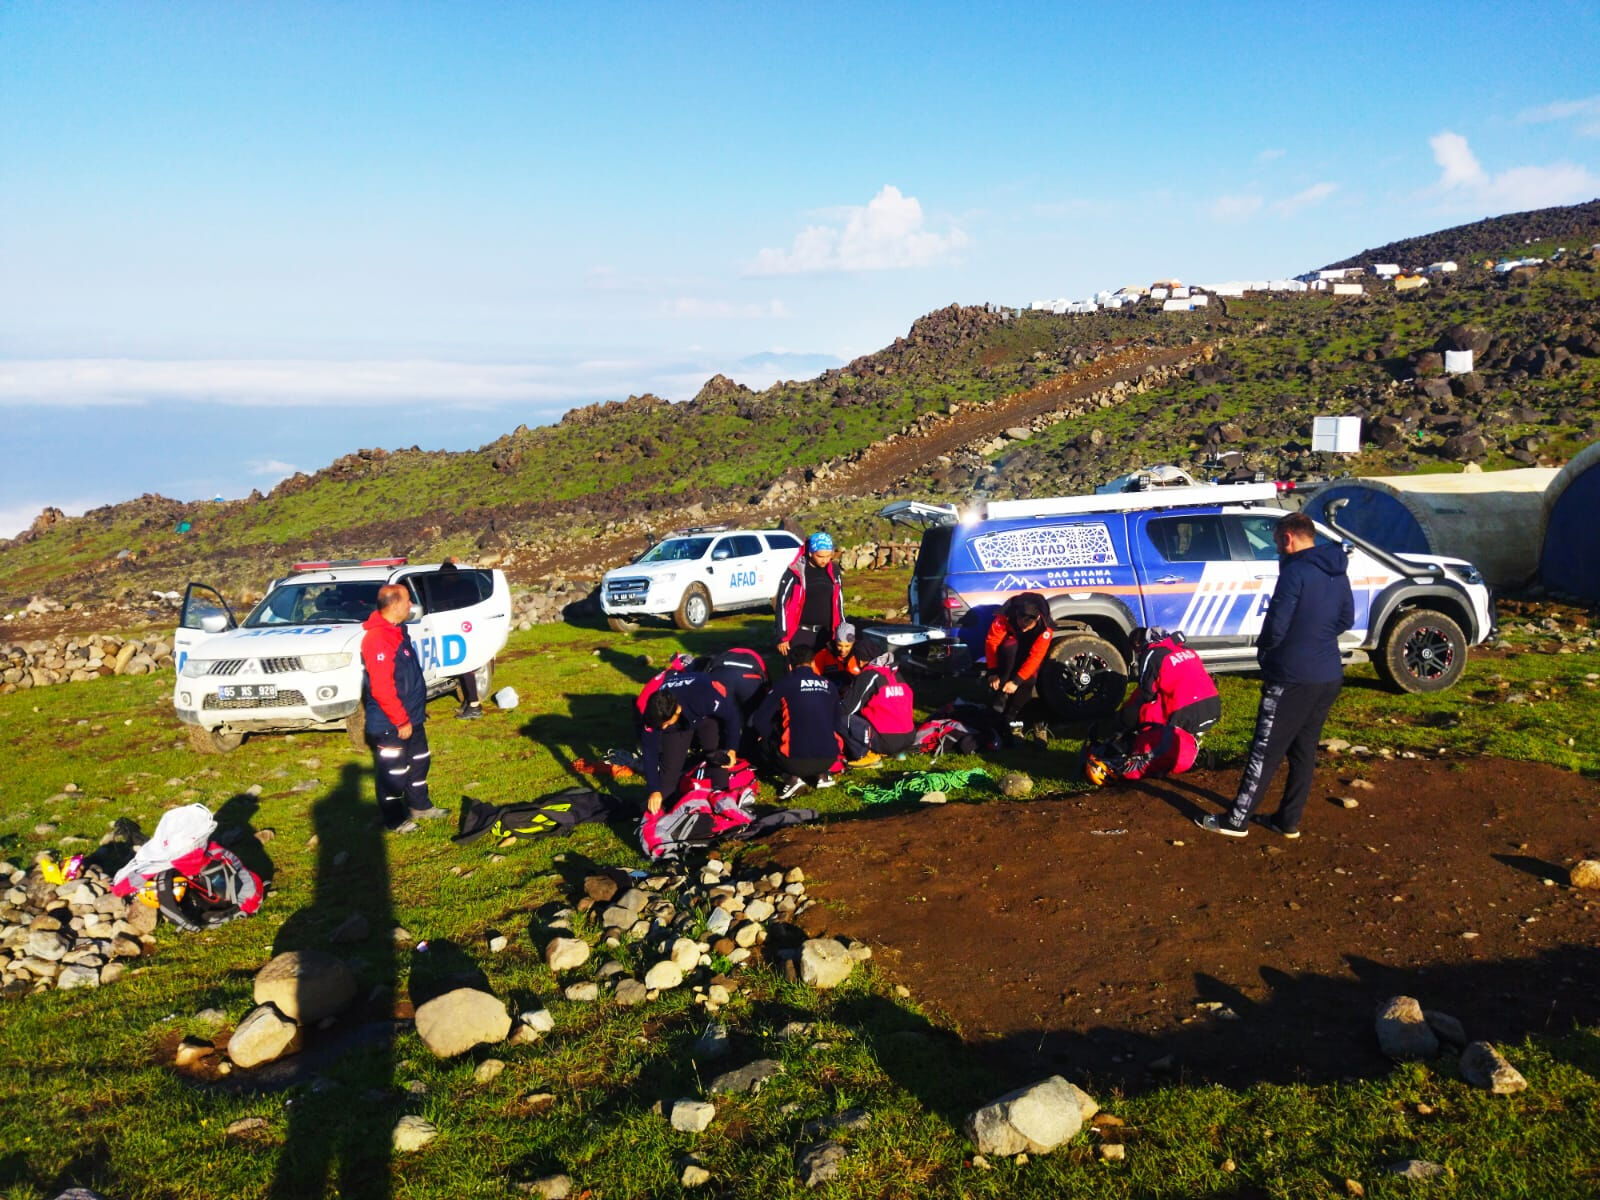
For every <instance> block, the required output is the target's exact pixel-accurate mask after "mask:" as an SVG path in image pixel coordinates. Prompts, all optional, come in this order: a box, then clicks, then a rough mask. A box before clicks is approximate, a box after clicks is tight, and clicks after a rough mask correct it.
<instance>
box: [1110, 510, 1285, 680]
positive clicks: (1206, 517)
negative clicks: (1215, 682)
mask: <svg viewBox="0 0 1600 1200" xmlns="http://www.w3.org/2000/svg"><path fill="white" fill-rule="evenodd" d="M1130 524H1131V525H1132V526H1133V527H1134V533H1133V536H1132V538H1131V539H1130V540H1131V541H1132V542H1133V543H1134V546H1135V547H1136V549H1135V550H1134V553H1135V554H1137V555H1138V557H1139V586H1140V590H1141V591H1142V593H1143V596H1144V610H1145V624H1146V625H1152V626H1160V627H1161V628H1162V629H1166V630H1169V631H1170V630H1178V629H1181V630H1182V631H1183V634H1184V637H1185V638H1186V639H1187V640H1188V642H1189V644H1190V645H1191V646H1193V647H1194V648H1195V649H1197V650H1213V651H1224V652H1225V651H1228V650H1238V651H1241V652H1242V651H1244V650H1246V649H1248V647H1249V646H1250V645H1251V642H1252V634H1251V632H1249V631H1248V630H1249V627H1250V626H1251V623H1252V621H1253V622H1254V628H1255V629H1257V630H1259V629H1260V628H1261V622H1260V619H1259V617H1258V616H1256V615H1255V606H1256V602H1257V599H1258V598H1259V596H1260V595H1261V594H1262V592H1263V589H1264V590H1265V593H1266V594H1267V595H1271V594H1272V580H1274V579H1276V578H1277V571H1278V564H1277V559H1276V557H1274V559H1273V561H1272V562H1271V563H1257V562H1255V561H1254V560H1251V561H1240V560H1237V559H1235V557H1234V553H1233V548H1232V543H1231V542H1230V541H1229V538H1228V531H1227V528H1226V523H1225V521H1224V519H1223V516H1222V514H1220V513H1218V512H1215V511H1201V512H1161V511H1156V512H1141V513H1134V514H1131V520H1130Z"/></svg>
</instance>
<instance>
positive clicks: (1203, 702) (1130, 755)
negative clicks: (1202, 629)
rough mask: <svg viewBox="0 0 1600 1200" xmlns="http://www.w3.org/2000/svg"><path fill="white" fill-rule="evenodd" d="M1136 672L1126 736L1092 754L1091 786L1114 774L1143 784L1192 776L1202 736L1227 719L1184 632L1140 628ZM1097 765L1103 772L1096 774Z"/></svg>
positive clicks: (1124, 719)
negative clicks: (1150, 779)
mask: <svg viewBox="0 0 1600 1200" xmlns="http://www.w3.org/2000/svg"><path fill="white" fill-rule="evenodd" d="M1133 667H1134V677H1135V678H1136V680H1137V681H1138V682H1137V684H1136V686H1135V687H1134V689H1133V694H1132V695H1130V696H1129V697H1128V699H1127V700H1126V701H1125V702H1124V703H1123V705H1122V708H1121V710H1120V711H1119V712H1118V714H1117V724H1118V726H1119V727H1120V728H1121V729H1122V730H1123V733H1122V734H1121V736H1120V737H1118V738H1116V739H1114V740H1113V742H1112V743H1111V744H1109V745H1107V746H1106V747H1103V748H1100V749H1099V752H1098V753H1097V752H1096V751H1095V750H1091V752H1090V755H1089V761H1088V763H1087V764H1086V773H1087V774H1088V776H1089V778H1090V780H1091V781H1092V782H1095V783H1103V782H1105V779H1106V778H1109V776H1110V775H1111V774H1112V773H1113V772H1114V773H1115V774H1118V775H1120V776H1121V777H1122V778H1123V779H1142V778H1144V777H1145V776H1147V775H1177V774H1180V773H1181V772H1183V771H1187V770H1188V769H1189V768H1190V767H1192V766H1194V761H1195V757H1196V756H1197V755H1198V754H1199V750H1200V738H1201V736H1202V735H1203V734H1204V733H1205V731H1206V730H1208V729H1210V728H1211V727H1212V726H1213V725H1215V724H1216V723H1217V720H1218V719H1219V718H1220V717H1221V716H1222V700H1221V698H1220V697H1219V696H1218V695H1217V685H1216V684H1215V683H1214V682H1213V681H1212V679H1211V675H1210V673H1209V672H1208V671H1207V670H1206V668H1205V664H1204V663H1202V662H1201V661H1200V656H1199V655H1198V654H1197V653H1195V652H1194V651H1193V650H1191V649H1189V647H1188V646H1186V645H1185V644H1184V639H1183V633H1182V631H1180V630H1174V631H1173V632H1171V633H1168V632H1167V631H1166V630H1164V629H1159V628H1152V629H1135V630H1134V631H1133ZM1097 761H1098V762H1100V763H1101V764H1102V766H1103V767H1104V768H1106V769H1105V770H1104V771H1099V772H1097V770H1096V768H1095V766H1094V764H1095V762H1097ZM1096 774H1100V775H1101V778H1099V779H1096V778H1095V776H1096Z"/></svg>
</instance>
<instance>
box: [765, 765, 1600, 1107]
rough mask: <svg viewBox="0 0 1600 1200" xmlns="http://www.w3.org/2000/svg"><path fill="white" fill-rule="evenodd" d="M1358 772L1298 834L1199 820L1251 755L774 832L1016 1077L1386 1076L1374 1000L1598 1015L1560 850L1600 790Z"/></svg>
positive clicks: (846, 925) (1513, 1014)
mask: <svg viewBox="0 0 1600 1200" xmlns="http://www.w3.org/2000/svg"><path fill="white" fill-rule="evenodd" d="M1349 765H1350V764H1346V769H1348V766H1349ZM1361 773H1362V774H1363V775H1364V776H1366V778H1368V779H1369V780H1370V781H1371V782H1372V783H1373V784H1374V785H1375V786H1374V787H1373V789H1372V790H1359V791H1358V790H1352V789H1350V788H1349V787H1348V786H1347V783H1348V780H1349V778H1350V776H1349V775H1348V774H1346V773H1344V772H1342V771H1341V770H1340V769H1339V768H1338V767H1337V766H1327V767H1325V769H1324V770H1322V771H1320V772H1319V773H1318V778H1317V784H1316V787H1315V790H1314V791H1313V798H1312V802H1311V805H1310V808H1309V809H1308V812H1307V815H1306V819H1305V823H1304V827H1303V828H1304V836H1303V837H1302V838H1300V839H1299V840H1298V841H1292V842H1291V841H1287V840H1285V839H1283V838H1281V837H1278V836H1277V835H1275V834H1272V833H1270V832H1269V831H1267V830H1266V829H1262V828H1259V827H1258V828H1255V829H1254V830H1253V831H1252V833H1251V834H1250V836H1249V837H1248V838H1247V839H1244V840H1242V841H1235V840H1231V839H1224V838H1221V837H1218V836H1217V835H1215V834H1210V833H1206V832H1204V831H1202V830H1200V829H1197V828H1196V827H1195V826H1194V825H1193V824H1192V823H1191V817H1193V816H1194V815H1198V814H1202V813H1207V812H1212V811H1216V809H1217V807H1218V806H1220V805H1221V804H1222V803H1223V801H1224V800H1225V799H1226V798H1231V796H1232V794H1233V787H1234V785H1235V783H1236V782H1237V774H1236V773H1235V772H1229V771H1221V772H1216V771H1196V772H1194V773H1192V774H1190V775H1187V776H1184V777H1182V778H1180V779H1178V780H1171V781H1159V782H1154V783H1151V784H1148V785H1144V786H1128V787H1124V788H1122V789H1117V790H1105V791H1101V792H1097V793H1093V794H1088V795H1081V796H1061V797H1052V798H1045V799H1041V800H1036V801H1033V802H1027V803H1021V802H1003V801H999V800H991V801H989V802H987V803H975V804H952V805H950V806H948V807H945V808H935V809H917V810H914V811H905V810H900V811H898V812H894V813H890V814H881V815H880V814H878V813H874V812H871V811H868V812H865V813H863V814H862V817H861V818H860V819H855V820H836V821H833V822H831V823H829V824H826V825H820V826H814V827H807V828H799V829H794V830H788V831H784V832H783V834H782V835H780V836H779V837H777V838H774V839H773V841H772V843H771V845H772V852H773V854H774V856H775V857H776V858H777V859H778V861H780V862H782V863H783V864H784V865H786V866H795V865H797V866H801V867H804V868H805V871H806V874H807V877H808V879H809V880H810V884H809V887H810V890H811V893H812V895H813V896H815V897H816V898H817V899H818V900H819V901H821V903H820V904H819V905H818V906H817V907H815V908H813V909H812V910H811V911H810V912H809V913H808V914H807V920H808V921H809V922H810V931H811V932H812V933H822V932H829V933H842V934H849V935H851V936H853V937H858V938H862V939H865V940H866V941H868V942H870V943H871V944H872V945H873V946H874V947H876V948H877V950H878V957H877V961H878V963H879V965H880V966H881V967H882V968H884V969H885V970H886V971H887V972H888V973H889V974H890V975H891V976H892V977H893V978H895V979H896V980H897V981H900V982H902V983H904V984H905V985H906V986H907V987H909V988H910V990H911V992H912V995H913V996H914V997H915V999H916V1000H918V1001H919V1002H920V1003H922V1004H924V1005H926V1006H928V1007H930V1008H931V1009H932V1010H934V1011H935V1012H936V1013H938V1014H940V1015H941V1016H942V1017H944V1018H945V1019H947V1020H948V1021H950V1022H951V1023H953V1024H954V1025H955V1027H956V1028H958V1029H959V1030H960V1031H961V1033H962V1035H963V1037H964V1038H965V1039H966V1040H967V1041H968V1042H969V1044H970V1045H972V1046H973V1047H974V1048H975V1049H976V1050H977V1051H978V1052H979V1053H980V1054H981V1055H982V1056H983V1057H984V1058H985V1059H987V1060H988V1061H989V1062H990V1063H991V1064H992V1065H993V1066H995V1067H996V1068H997V1069H999V1070H1000V1071H1001V1072H1002V1073H1003V1074H1006V1075H1009V1076H1013V1077H1015V1078H1018V1079H1025V1078H1029V1077H1036V1076H1037V1075H1038V1074H1039V1073H1040V1070H1041V1068H1047V1069H1049V1070H1059V1071H1066V1072H1069V1073H1073V1074H1078V1075H1088V1076H1092V1077H1095V1078H1098V1079H1101V1080H1105V1081H1111V1082H1116V1083H1120V1084H1121V1085H1123V1086H1126V1087H1130V1088H1143V1087H1149V1086H1153V1085H1156V1084H1159V1083H1161V1082H1164V1081H1167V1080H1171V1079H1178V1078H1186V1079H1206V1080H1216V1081H1219V1082H1227V1083H1234V1084H1239V1083H1247V1082H1251V1081H1254V1080H1280V1081H1282V1080H1292V1079H1307V1080H1320V1079H1331V1078H1340V1077H1347V1076H1360V1075H1368V1074H1374V1073H1377V1072H1380V1071H1382V1070H1384V1069H1385V1068H1386V1064H1385V1062H1384V1060H1383V1059H1382V1058H1381V1057H1380V1055H1379V1053H1378V1049H1377V1043H1376V1040H1375V1038H1374V1034H1373V1015H1374V1012H1375V1010H1376V1008H1377V1006H1378V1004H1379V1003H1380V1002H1381V1001H1383V1000H1384V999H1386V998H1387V997H1389V996H1391V995H1395V994H1398V993H1404V994H1408V995H1412V996H1416V997H1417V998H1418V999H1419V1000H1421V1001H1422V1003H1423V1006H1424V1007H1425V1008H1434V1009H1440V1010H1442V1011H1445V1012H1448V1013H1450V1014H1452V1015H1454V1016H1456V1017H1458V1018H1459V1019H1460V1020H1461V1021H1462V1022H1463V1023H1464V1024H1465V1027H1466V1031H1467V1034H1468V1036H1469V1037H1471V1038H1486V1039H1489V1040H1493V1041H1512V1040H1515V1039H1518V1038H1520V1037H1521V1036H1523V1035H1524V1034H1525V1033H1527V1032H1530V1031H1560V1030H1565V1029H1567V1028H1569V1027H1570V1026H1571V1025H1572V1024H1573V1023H1574V1022H1578V1023H1589V1024H1592V1023H1594V1022H1596V1021H1600V993H1597V992H1596V990H1595V988H1594V981H1595V980H1596V979H1597V978H1600V951H1597V949H1596V936H1595V934H1596V929H1597V918H1600V897H1596V896H1595V895H1594V894H1593V893H1583V892H1578V891H1574V890H1573V889H1571V888H1569V887H1568V886H1567V885H1566V869H1565V868H1566V866H1567V865H1568V864H1570V863H1571V862H1572V861H1573V860H1575V859H1577V858H1581V857H1593V856H1594V855H1595V853H1596V851H1597V850H1600V786H1597V785H1596V784H1595V782H1594V781H1592V780H1588V779H1584V778H1582V777H1580V776H1577V775H1573V774H1571V773H1568V772H1563V771H1559V770H1556V769H1554V768H1551V767H1544V766H1536V765H1529V764H1524V763H1513V762H1506V761H1501V760H1495V759H1479V760H1471V761H1466V760H1462V761H1457V762H1451V761H1449V760H1441V761H1395V762H1389V763H1382V762H1370V763H1368V764H1366V765H1365V766H1363V768H1362V772H1361ZM1338 795H1351V796H1355V797H1356V798H1357V799H1358V802H1359V807H1358V808H1356V809H1353V810H1348V809H1344V808H1341V807H1339V806H1337V805H1336V804H1335V803H1333V802H1332V800H1331V797H1333V796H1338ZM1274 801H1275V797H1274ZM1546 880H1553V881H1554V882H1553V883H1550V884H1547V883H1546ZM1469 934H1475V935H1476V936H1466V935H1469ZM1208 1004H1209V1005H1217V1004H1220V1005H1223V1006H1225V1007H1226V1009H1227V1010H1229V1012H1231V1013H1232V1014H1233V1016H1232V1017H1230V1016H1229V1015H1228V1013H1225V1012H1221V1011H1219V1010H1217V1009H1215V1008H1205V1007H1200V1006H1201V1005H1208Z"/></svg>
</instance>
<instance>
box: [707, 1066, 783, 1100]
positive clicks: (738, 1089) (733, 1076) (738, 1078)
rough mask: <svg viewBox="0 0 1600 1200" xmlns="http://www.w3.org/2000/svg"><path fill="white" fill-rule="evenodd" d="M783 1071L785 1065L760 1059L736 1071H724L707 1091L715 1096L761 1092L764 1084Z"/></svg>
mask: <svg viewBox="0 0 1600 1200" xmlns="http://www.w3.org/2000/svg"><path fill="white" fill-rule="evenodd" d="M782 1071H783V1064H781V1063H779V1062H778V1061H776V1060H775V1059H771V1058H758V1059H756V1060H755V1061H754V1062H751V1063H746V1064H745V1065H744V1066H742V1067H738V1068H736V1069H735V1070H732V1071H724V1072H723V1073H722V1074H721V1075H718V1076H717V1077H716V1078H715V1079H713V1080H712V1081H711V1086H710V1087H709V1088H707V1089H706V1091H707V1092H708V1093H710V1094H711V1095H713V1096H718V1095H723V1094H728V1095H738V1094H741V1093H744V1092H759V1091H760V1090H761V1085H762V1084H764V1083H765V1082H766V1081H767V1080H769V1079H771V1078H772V1077H773V1076H774V1075H778V1074H781V1073H782Z"/></svg>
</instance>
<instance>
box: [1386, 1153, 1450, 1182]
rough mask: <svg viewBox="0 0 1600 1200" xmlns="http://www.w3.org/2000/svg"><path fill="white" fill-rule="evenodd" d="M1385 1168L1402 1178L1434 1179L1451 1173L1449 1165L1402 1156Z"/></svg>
mask: <svg viewBox="0 0 1600 1200" xmlns="http://www.w3.org/2000/svg"><path fill="white" fill-rule="evenodd" d="M1384 1170H1386V1171H1387V1172H1388V1173H1389V1174H1391V1175H1398V1176H1400V1178H1402V1179H1433V1178H1435V1177H1436V1176H1439V1175H1448V1174H1449V1173H1450V1168H1449V1167H1446V1166H1443V1165H1441V1164H1440V1163H1436V1162H1429V1161H1428V1160H1427V1159H1425V1158H1402V1159H1400V1160H1399V1161H1398V1162H1392V1163H1390V1164H1389V1165H1388V1166H1387V1167H1385V1168H1384Z"/></svg>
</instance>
